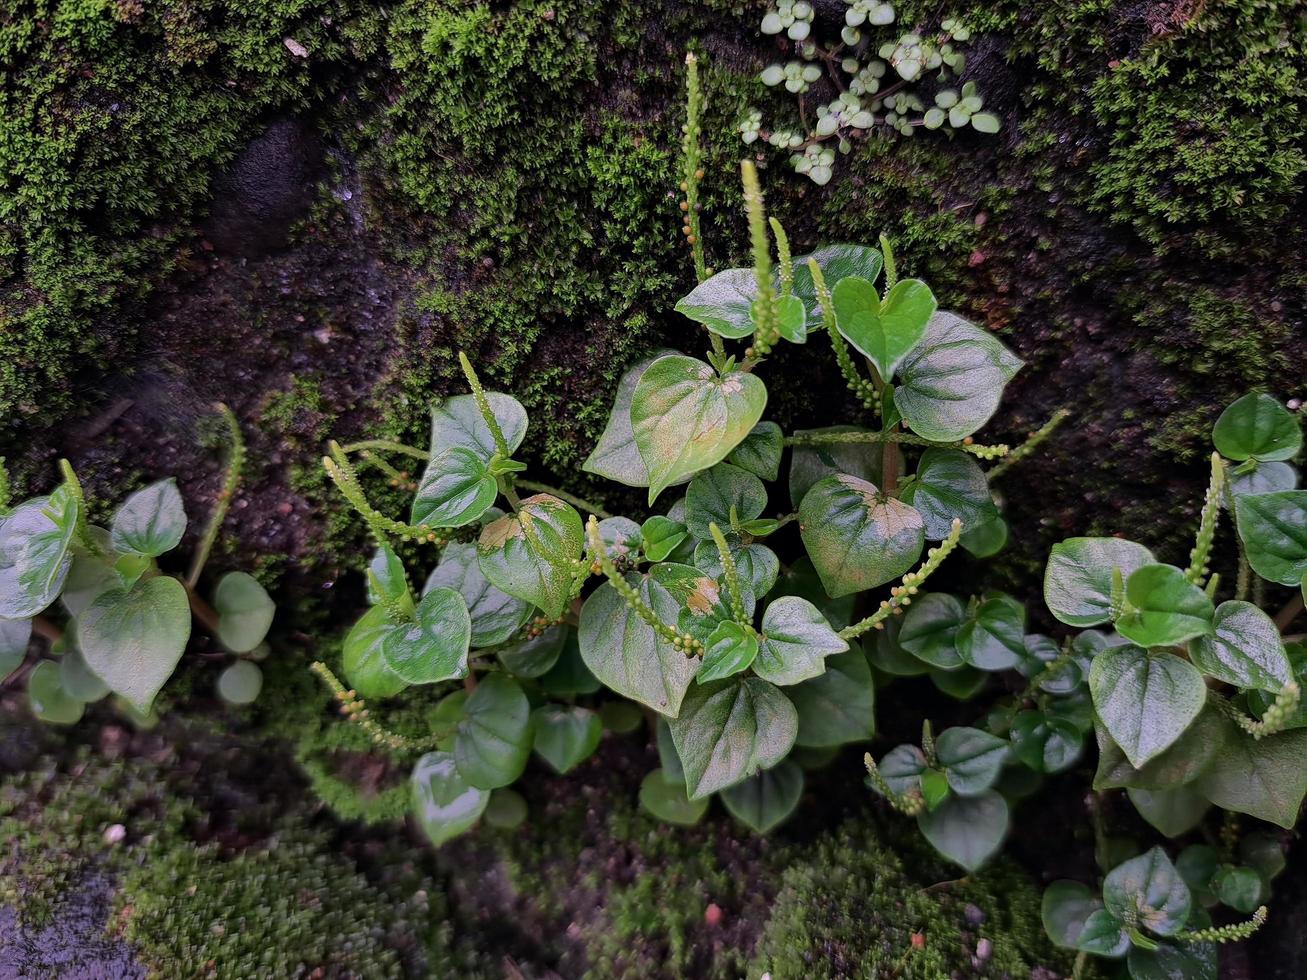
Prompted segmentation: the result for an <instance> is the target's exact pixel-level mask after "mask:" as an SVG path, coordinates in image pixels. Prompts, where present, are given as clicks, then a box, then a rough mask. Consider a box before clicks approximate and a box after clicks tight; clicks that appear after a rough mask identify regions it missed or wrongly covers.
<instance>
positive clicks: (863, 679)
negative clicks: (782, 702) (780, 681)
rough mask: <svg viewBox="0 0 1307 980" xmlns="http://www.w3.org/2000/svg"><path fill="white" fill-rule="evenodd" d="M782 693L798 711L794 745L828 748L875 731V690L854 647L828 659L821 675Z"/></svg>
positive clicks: (872, 733)
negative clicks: (797, 728) (797, 731)
mask: <svg viewBox="0 0 1307 980" xmlns="http://www.w3.org/2000/svg"><path fill="white" fill-rule="evenodd" d="M785 694H786V696H787V697H788V698H789V699H790V700H791V701H792V702H794V707H795V709H796V710H797V711H798V712H799V734H798V736H797V737H796V738H795V744H796V745H800V746H805V747H807V748H827V747H831V746H836V745H844V744H846V743H848V742H862V741H866V740H867V739H870V738H871V737H872V735H874V734H875V732H876V688H875V685H874V684H873V683H872V678H871V668H870V667H869V666H868V665H867V658H866V657H865V656H863V653H862V651H861V650H859V649H857V648H856V647H855V648H853V649H850V650H849V651H848V652H847V653H836V654H832V655H831V656H829V657H827V658H826V670H825V672H824V673H822V674H820V675H819V676H817V677H814V678H812V679H811V680H806V681H804V682H803V683H802V684H795V685H794V686H793V687H791V688H789V689H788V690H786V692H785Z"/></svg>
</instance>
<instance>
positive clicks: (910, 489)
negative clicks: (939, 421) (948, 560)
mask: <svg viewBox="0 0 1307 980" xmlns="http://www.w3.org/2000/svg"><path fill="white" fill-rule="evenodd" d="M903 501H904V503H908V504H911V505H912V506H913V507H914V508H915V509H916V510H917V512H918V513H919V514H921V519H922V521H923V522H924V524H925V526H926V539H927V540H928V541H942V540H943V539H944V538H946V537H948V535H949V533H950V532H951V531H952V530H953V519H954V518H957V519H959V520H961V521H962V526H963V527H964V528H971V527H981V526H983V525H985V524H987V523H988V522H989V521H991V520H993V519H994V518H995V517H997V516H998V509H997V508H996V507H995V506H994V500H993V498H992V497H991V496H990V494H989V484H988V483H987V482H986V481H985V474H984V472H983V471H982V470H981V469H980V466H979V464H977V463H976V460H975V457H973V456H972V455H971V454H969V453H964V452H962V450H960V449H938V448H932V449H927V450H926V451H925V452H924V453H922V454H921V461H920V462H919V463H918V464H917V478H916V479H915V480H913V481H912V482H911V483H909V484H908V485H907V486H906V487H904V489H903Z"/></svg>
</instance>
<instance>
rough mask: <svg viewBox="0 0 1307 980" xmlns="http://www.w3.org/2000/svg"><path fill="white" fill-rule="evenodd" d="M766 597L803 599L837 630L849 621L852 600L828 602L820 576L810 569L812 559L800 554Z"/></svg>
mask: <svg viewBox="0 0 1307 980" xmlns="http://www.w3.org/2000/svg"><path fill="white" fill-rule="evenodd" d="M770 595H771V597H772V598H773V599H779V598H780V597H781V596H783V595H796V596H798V597H799V598H801V599H807V600H808V601H809V602H811V603H812V604H813V605H814V606H816V607H817V608H818V609H820V610H821V614H822V615H823V616H825V617H826V620H827V622H829V623H830V624H831V626H832V627H834V628H835V629H837V630H842V629H844V627H846V626H848V625H849V623H851V622H852V621H853V608H854V602H855V600H854V598H853V597H852V596H843V597H841V598H839V599H832V598H831V597H830V596H828V595H827V594H826V590H825V589H824V588H823V587H822V584H821V578H820V576H818V575H817V569H816V568H814V567H813V564H812V559H811V558H809V557H808V556H807V555H801V556H800V557H799V559H798V560H797V561H795V562H794V563H793V564H791V565H790V566H789V567H788V568H786V569H784V570H783V571H782V572H781V573H780V575H779V576H778V577H777V580H776V585H775V586H774V587H773V588H772V589H771V592H770Z"/></svg>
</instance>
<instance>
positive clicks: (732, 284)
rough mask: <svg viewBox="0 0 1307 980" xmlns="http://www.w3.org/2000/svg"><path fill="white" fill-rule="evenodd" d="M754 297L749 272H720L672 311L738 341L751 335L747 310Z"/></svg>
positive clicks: (754, 281) (755, 285)
mask: <svg viewBox="0 0 1307 980" xmlns="http://www.w3.org/2000/svg"><path fill="white" fill-rule="evenodd" d="M757 295H758V281H757V279H756V278H755V277H754V273H753V270H752V269H723V270H722V271H721V272H718V273H716V274H715V275H712V276H709V277H708V278H707V279H705V280H704V281H703V282H701V283H699V285H697V286H695V287H694V289H693V290H692V291H691V292H690V294H689V295H688V296H686V297H684V298H683V299H681V300H679V301H678V302H677V304H676V306H674V307H673V309H675V310H676V312H677V313H681V314H684V315H685V316H687V317H689V318H690V319H691V320H693V321H694V322H695V323H702V324H703V325H704V326H705V327H707V328H708V329H709V330H711V331H712V332H713V333H715V334H718V335H719V336H722V337H727V338H729V339H731V340H738V339H740V338H741V337H747V336H749V335H750V334H751V333H753V319H752V316H751V311H752V309H753V301H754V299H755V298H756V297H757Z"/></svg>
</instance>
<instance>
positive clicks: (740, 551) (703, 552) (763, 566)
mask: <svg viewBox="0 0 1307 980" xmlns="http://www.w3.org/2000/svg"><path fill="white" fill-rule="evenodd" d="M726 545H727V549H728V550H729V551H730V553H731V557H732V558H733V559H735V571H736V573H737V574H738V575H739V577H740V581H741V582H743V583H744V585H745V587H746V588H747V589H749V591H750V592H752V593H753V594H754V595H766V594H767V593H768V592H770V591H771V589H772V586H773V585H775V584H776V576H777V575H779V574H780V571H781V560H780V559H779V558H778V557H776V552H774V551H772V550H771V549H770V548H768V547H767V546H766V545H765V544H759V543H758V542H757V541H754V542H753V543H752V544H742V543H741V541H740V537H739V536H738V535H735V534H727V535H726ZM694 567H695V568H697V569H699V570H700V571H701V572H706V573H707V574H709V575H711V576H712V577H713V578H714V579H716V580H718V581H721V578H722V556H721V552H719V551H718V550H717V545H716V543H715V542H713V541H700V542H699V544H698V545H696V546H695V549H694Z"/></svg>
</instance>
